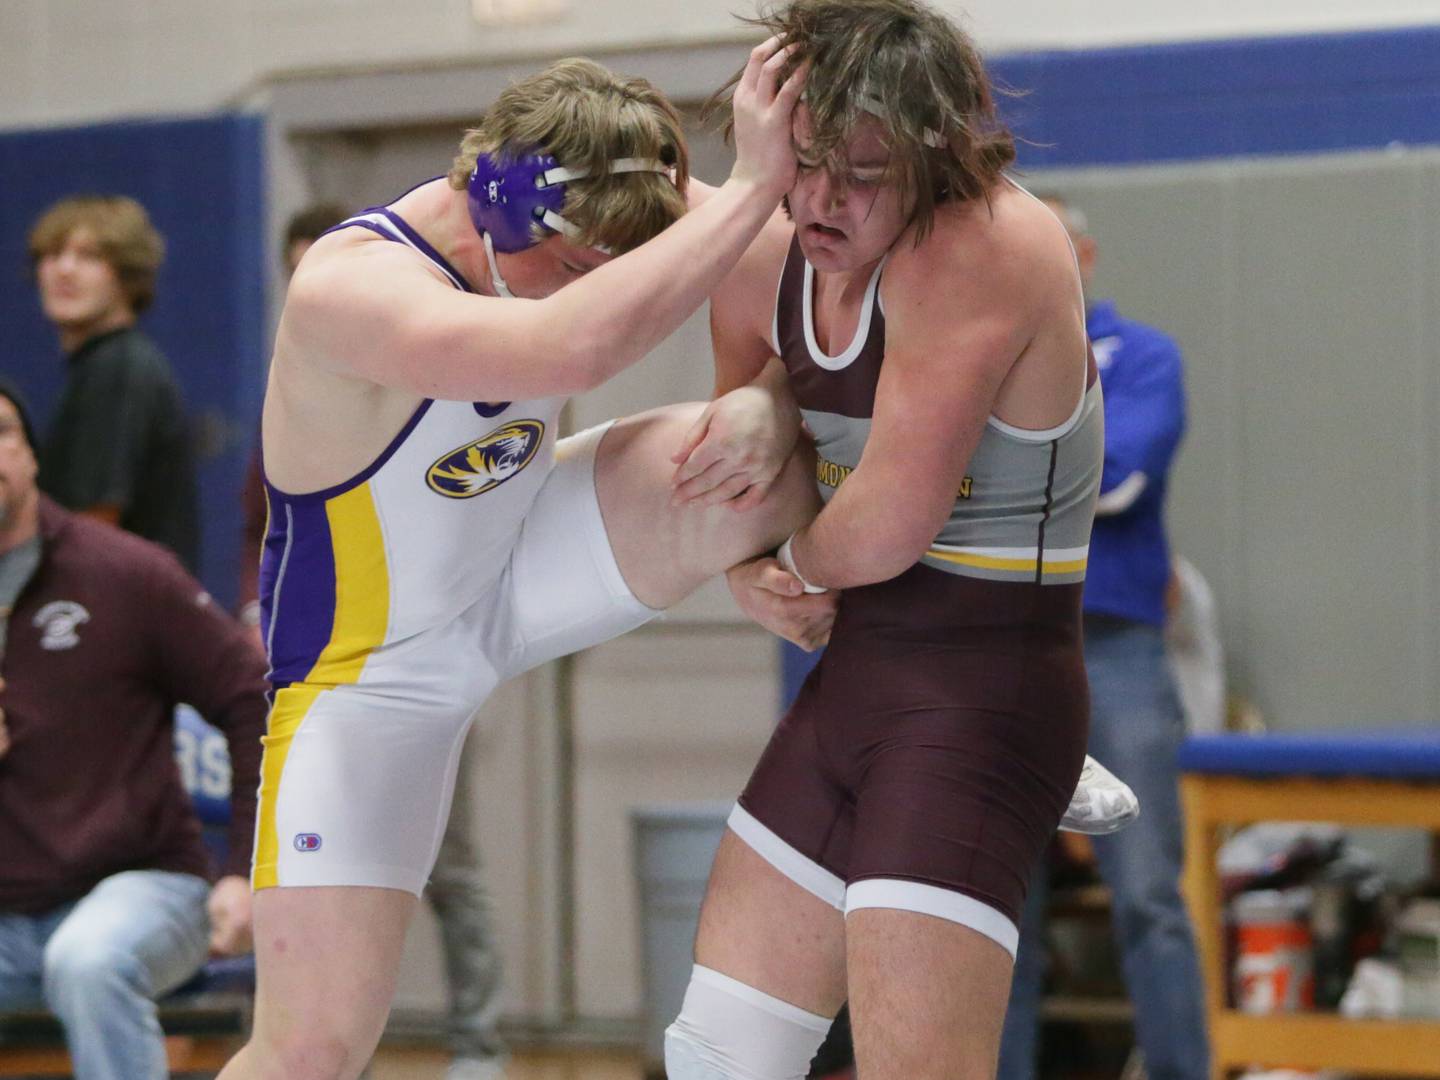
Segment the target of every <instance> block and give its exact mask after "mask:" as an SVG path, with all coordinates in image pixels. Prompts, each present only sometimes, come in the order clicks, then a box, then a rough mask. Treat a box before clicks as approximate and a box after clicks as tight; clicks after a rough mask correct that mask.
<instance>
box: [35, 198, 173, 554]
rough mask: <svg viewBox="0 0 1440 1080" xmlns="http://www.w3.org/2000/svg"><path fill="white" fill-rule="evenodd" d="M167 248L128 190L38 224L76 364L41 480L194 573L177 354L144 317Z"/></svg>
mask: <svg viewBox="0 0 1440 1080" xmlns="http://www.w3.org/2000/svg"><path fill="white" fill-rule="evenodd" d="M164 249H165V245H164V241H163V240H162V239H161V237H160V234H159V233H158V232H156V230H155V228H154V226H153V225H151V224H150V219H149V217H148V216H147V215H146V213H145V208H144V207H142V206H141V205H140V204H139V203H137V202H136V201H135V200H133V199H129V198H126V197H124V196H120V195H93V196H80V197H75V198H69V199H64V200H61V201H60V202H58V203H56V204H55V205H54V206H52V207H51V208H50V209H49V210H47V211H46V212H45V213H44V214H43V215H42V216H41V217H40V219H39V221H37V222H36V224H35V227H34V228H33V229H32V230H31V232H30V261H31V266H32V269H33V271H34V274H35V283H36V286H37V287H38V289H39V293H40V305H41V307H42V308H43V310H44V312H45V317H46V318H47V319H48V320H49V321H50V322H51V323H52V324H53V325H54V326H55V329H56V332H57V333H58V334H59V336H60V347H61V349H62V350H63V351H64V353H65V355H66V357H67V358H68V361H69V375H68V378H67V380H66V384H65V390H64V392H63V394H62V396H61V399H60V403H59V406H58V408H57V410H56V413H55V418H54V421H53V423H52V425H51V427H50V431H49V437H48V438H47V439H46V440H45V442H44V444H43V446H41V447H40V486H41V488H42V489H43V490H44V491H45V492H46V493H47V494H49V495H50V496H51V497H52V498H54V499H55V500H56V501H57V502H59V503H60V504H61V505H62V506H66V507H68V508H69V509H71V510H78V511H80V512H82V513H86V514H90V515H92V516H94V517H98V518H101V519H103V520H106V521H109V522H111V523H113V524H118V525H120V526H121V527H122V528H125V529H127V530H129V531H130V532H133V533H136V534H137V535H140V536H143V537H145V538H146V539H149V540H154V541H156V542H157V543H161V544H164V545H165V546H166V547H168V548H170V550H172V551H173V552H175V554H177V555H178V556H180V559H181V561H182V562H184V563H185V565H186V566H187V567H189V568H190V569H191V570H192V571H193V570H194V569H195V568H196V566H197V565H198V558H199V546H200V535H199V522H198V517H197V504H196V488H195V461H194V448H193V446H192V442H191V434H190V425H189V423H188V421H187V420H186V417H185V411H184V408H183V406H182V403H181V399H180V391H179V387H178V386H177V384H176V382H175V376H174V374H173V373H172V372H171V370H170V365H169V363H168V362H167V361H166V359H165V357H164V356H163V355H162V354H161V352H160V350H159V349H158V348H156V347H155V344H154V342H152V341H151V340H150V339H149V338H148V337H146V336H145V334H143V333H142V332H141V331H140V330H139V329H138V328H137V327H136V325H135V320H136V317H137V316H138V315H139V314H140V313H141V312H143V311H144V310H145V309H146V308H147V307H149V306H150V303H151V301H152V300H153V299H154V295H155V275H156V272H157V271H158V270H159V268H160V263H161V260H162V259H163V257H164Z"/></svg>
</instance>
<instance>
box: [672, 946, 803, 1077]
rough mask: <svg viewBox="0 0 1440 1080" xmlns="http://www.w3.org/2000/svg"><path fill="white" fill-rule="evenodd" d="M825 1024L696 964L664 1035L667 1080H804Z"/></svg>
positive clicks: (785, 1003)
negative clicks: (683, 998) (678, 1008)
mask: <svg viewBox="0 0 1440 1080" xmlns="http://www.w3.org/2000/svg"><path fill="white" fill-rule="evenodd" d="M829 1030H830V1021H829V1020H827V1019H826V1018H825V1017H823V1016H816V1015H815V1014H814V1013H809V1012H806V1011H805V1010H804V1009H801V1008H797V1007H796V1006H794V1005H791V1004H789V1003H788V1002H784V1001H781V1000H780V999H779V998H775V997H771V996H770V995H769V994H766V993H763V992H762V991H760V990H756V989H755V988H754V987H753V986H746V985H745V984H744V983H742V982H739V981H737V980H735V979H732V978H730V977H729V976H728V975H721V974H720V973H719V972H718V971H712V970H710V969H709V968H706V967H701V966H700V965H699V964H696V965H695V968H694V970H693V971H691V973H690V986H689V988H688V989H687V990H686V991H685V1004H684V1005H683V1006H681V1008H680V1015H679V1016H678V1017H676V1019H675V1022H674V1023H673V1024H671V1025H670V1027H669V1028H668V1029H667V1030H666V1032H665V1075H666V1076H668V1077H669V1078H670V1080H804V1078H805V1075H806V1074H807V1073H808V1072H809V1071H810V1061H811V1059H812V1058H814V1056H815V1052H816V1051H817V1050H819V1049H820V1044H821V1043H822V1042H824V1041H825V1034H826V1032H828V1031H829Z"/></svg>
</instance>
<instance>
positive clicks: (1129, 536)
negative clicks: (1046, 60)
mask: <svg viewBox="0 0 1440 1080" xmlns="http://www.w3.org/2000/svg"><path fill="white" fill-rule="evenodd" d="M1046 202H1047V203H1048V204H1049V205H1050V208H1051V209H1052V210H1054V211H1055V213H1056V215H1057V216H1059V218H1060V220H1061V221H1062V222H1064V223H1065V226H1066V228H1067V229H1068V231H1069V233H1070V239H1071V242H1072V243H1073V244H1074V246H1075V253H1076V256H1077V258H1078V260H1079V263H1080V273H1081V277H1082V279H1083V280H1084V283H1085V288H1086V330H1087V332H1088V334H1089V336H1090V341H1091V347H1092V349H1093V350H1094V353H1095V361H1096V364H1097V365H1098V367H1099V369H1100V381H1101V384H1102V386H1103V388H1104V391H1105V471H1104V475H1103V477H1102V479H1101V485H1100V501H1099V503H1098V505H1097V506H1096V510H1095V529H1094V532H1093V533H1092V535H1091V537H1090V566H1089V572H1088V574H1087V575H1086V579H1085V601H1084V606H1085V667H1086V671H1087V674H1088V675H1089V677H1090V695H1091V714H1090V750H1091V752H1092V753H1093V754H1094V755H1095V756H1096V757H1098V758H1100V759H1102V760H1103V761H1105V762H1106V763H1107V764H1109V765H1110V766H1111V767H1112V768H1114V769H1115V771H1116V772H1117V773H1119V774H1120V775H1121V776H1124V777H1125V779H1126V780H1127V781H1128V782H1129V783H1130V785H1131V786H1132V787H1133V788H1134V790H1135V794H1136V795H1137V796H1139V799H1140V806H1141V812H1140V816H1139V818H1138V819H1137V820H1136V821H1135V823H1134V824H1132V825H1130V826H1129V828H1127V829H1124V830H1122V831H1121V832H1119V833H1116V834H1115V835H1113V836H1102V837H1096V838H1095V839H1094V840H1093V841H1092V842H1093V844H1094V849H1095V857H1096V861H1097V865H1098V868H1099V871H1100V875H1101V877H1102V878H1103V879H1104V880H1105V882H1106V883H1107V884H1108V885H1109V886H1110V889H1111V892H1112V897H1113V899H1112V907H1113V910H1112V919H1113V923H1114V928H1115V942H1116V945H1117V947H1118V949H1119V951H1120V954H1121V966H1122V969H1123V971H1124V975H1125V982H1126V986H1127V987H1128V989H1129V991H1130V999H1131V1001H1132V1002H1133V1004H1134V1006H1135V1035H1136V1039H1137V1041H1138V1043H1139V1045H1140V1048H1141V1050H1142V1051H1143V1053H1144V1055H1145V1065H1146V1069H1147V1071H1148V1073H1149V1076H1150V1080H1207V1078H1208V1077H1209V1075H1210V1072H1209V1046H1208V1041H1207V1037H1206V1032H1205V1010H1204V997H1203V990H1202V985H1201V981H1200V969H1199V963H1198V961H1197V959H1196V954H1195V942H1194V936H1193V934H1192V932H1191V928H1190V920H1189V916H1188V914H1187V912H1186V909H1185V903H1184V901H1183V900H1182V898H1181V896H1180V869H1181V839H1182V832H1181V824H1182V823H1181V816H1180V796H1179V774H1178V770H1177V766H1176V753H1177V751H1178V749H1179V745H1180V740H1181V738H1182V736H1183V734H1184V717H1183V714H1182V711H1181V706H1180V700H1179V698H1178V696H1177V694H1176V689H1175V684H1174V680H1173V678H1172V677H1171V673H1170V669H1169V667H1168V666H1167V662H1166V656H1165V641H1164V627H1165V622H1166V611H1165V592H1166V586H1167V583H1168V582H1169V579H1170V551H1169V545H1168V542H1167V539H1166V535H1165V525H1164V519H1163V515H1164V509H1165V493H1166V487H1167V480H1168V476H1169V471H1170V465H1171V462H1172V461H1173V460H1174V457H1175V451H1176V449H1177V448H1178V447H1179V445H1180V438H1181V435H1182V434H1183V432H1184V429H1185V390H1184V384H1183V381H1182V373H1181V364H1180V351H1179V349H1178V348H1177V347H1176V345H1175V343H1174V342H1173V341H1172V340H1171V339H1170V338H1168V337H1166V336H1165V335H1164V334H1163V333H1161V332H1160V331H1159V330H1156V329H1154V328H1152V327H1149V326H1145V325H1143V324H1141V323H1137V322H1134V321H1132V320H1129V319H1125V318H1122V317H1121V316H1120V314H1119V313H1118V312H1117V311H1116V310H1115V306H1114V304H1112V303H1110V302H1108V301H1099V300H1096V299H1095V298H1094V297H1093V296H1091V295H1090V283H1091V278H1092V275H1093V273H1094V269H1095V263H1096V257H1097V247H1096V244H1095V241H1094V240H1093V239H1092V238H1091V237H1090V235H1089V234H1088V233H1087V232H1086V227H1085V219H1084V216H1083V215H1082V214H1081V213H1080V212H1079V211H1078V210H1076V209H1074V208H1073V207H1070V206H1068V205H1067V204H1066V203H1065V201H1064V200H1063V199H1059V198H1050V199H1047V200H1046ZM1044 878H1045V870H1044V864H1042V869H1041V870H1040V871H1039V872H1038V873H1037V878H1036V881H1035V882H1034V883H1033V884H1032V887H1031V891H1030V897H1029V899H1028V900H1027V902H1026V909H1025V915H1024V919H1023V921H1022V924H1021V932H1020V951H1019V955H1018V956H1017V958H1016V962H1015V976H1014V982H1013V984H1012V990H1011V996H1010V1010H1009V1014H1008V1015H1007V1017H1006V1021H1005V1034H1004V1039H1003V1042H1002V1046H1001V1053H1000V1070H999V1073H998V1077H999V1080H1030V1078H1032V1077H1033V1076H1034V1075H1035V1067H1036V1035H1037V1030H1038V1024H1039V1006H1040V992H1041V983H1042V981H1043V974H1044V933H1043V932H1044V913H1045V909H1046V903H1047V899H1048V892H1049V890H1048V888H1047V887H1046V885H1047V883H1046V881H1045V880H1044Z"/></svg>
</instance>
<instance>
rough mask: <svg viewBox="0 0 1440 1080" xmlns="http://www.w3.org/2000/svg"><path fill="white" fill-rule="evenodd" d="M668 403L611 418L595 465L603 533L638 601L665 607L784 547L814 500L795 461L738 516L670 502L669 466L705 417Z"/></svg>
mask: <svg viewBox="0 0 1440 1080" xmlns="http://www.w3.org/2000/svg"><path fill="white" fill-rule="evenodd" d="M703 409H704V405H702V404H689V405H669V406H666V407H664V408H661V409H654V410H651V411H650V412H646V413H640V414H638V415H636V416H631V417H627V418H625V419H624V420H617V421H616V422H615V424H614V425H613V426H612V427H611V428H610V430H609V431H607V432H606V433H605V437H604V439H602V440H601V442H600V448H599V450H598V452H597V454H596V461H595V488H596V491H597V493H598V495H599V499H600V513H601V515H602V517H603V518H604V520H605V531H606V533H607V535H608V536H609V538H610V546H611V548H612V549H613V550H614V552H615V559H616V562H618V563H619V565H620V573H621V574H622V576H623V577H624V578H625V584H626V585H628V586H629V587H630V591H631V592H633V593H634V594H635V597H636V599H638V600H639V601H640V602H641V603H643V604H645V605H647V606H649V607H652V608H666V607H669V606H670V605H671V604H674V603H676V602H677V601H679V600H682V599H684V598H685V597H686V596H688V595H689V594H690V593H692V592H694V591H695V589H697V588H698V587H699V586H700V585H702V584H703V583H704V582H705V581H707V580H708V579H710V578H712V577H714V576H715V575H716V574H720V573H723V572H724V571H726V570H728V569H729V568H730V567H732V566H734V565H735V564H736V563H739V562H743V561H744V560H746V559H748V558H751V557H752V556H754V555H758V554H759V553H761V552H762V551H767V550H769V549H772V548H775V547H777V546H778V545H779V544H780V543H781V541H783V540H784V539H785V538H786V537H787V536H789V535H790V534H791V533H793V532H794V531H795V530H796V529H798V528H800V526H802V525H804V524H805V523H806V522H808V521H809V520H810V519H811V518H813V517H814V516H815V513H816V511H817V510H818V509H819V505H820V504H819V496H818V494H817V493H816V490H815V476H814V472H813V470H812V469H811V467H810V466H809V464H808V462H807V460H806V459H805V455H804V454H803V453H797V454H796V455H795V456H792V457H791V459H790V461H789V463H788V464H787V465H786V467H785V469H784V471H783V472H782V473H781V474H780V476H779V477H778V478H777V479H776V481H775V483H774V485H773V486H772V487H771V489H770V493H769V495H768V496H766V498H765V500H764V502H762V503H761V504H760V505H759V506H757V507H755V508H754V509H751V510H745V511H736V510H733V509H731V508H730V507H729V506H726V505H724V504H721V505H718V506H709V507H694V506H689V505H682V506H672V505H671V503H670V495H671V486H670V480H671V476H672V474H673V473H674V471H675V465H674V463H673V462H672V461H671V460H670V456H671V454H673V453H674V452H675V449H676V447H678V446H679V445H680V444H681V442H682V440H683V439H684V438H685V435H686V433H687V432H688V431H689V430H690V428H691V426H692V425H693V424H694V423H695V421H696V419H698V418H699V416H700V413H701V412H702V411H703Z"/></svg>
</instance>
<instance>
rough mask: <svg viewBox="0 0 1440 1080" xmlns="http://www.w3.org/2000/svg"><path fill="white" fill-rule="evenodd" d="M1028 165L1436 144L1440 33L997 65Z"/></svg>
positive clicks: (1050, 55)
mask: <svg viewBox="0 0 1440 1080" xmlns="http://www.w3.org/2000/svg"><path fill="white" fill-rule="evenodd" d="M991 74H992V76H993V77H994V78H995V80H996V81H997V82H998V83H1000V84H1001V85H1002V86H1004V87H1007V88H1008V89H1010V90H1014V91H1018V92H1020V95H1021V96H1019V97H1004V96H1002V99H1001V100H1002V112H1003V113H1004V115H1005V116H1006V118H1007V120H1008V121H1009V122H1010V123H1011V124H1012V126H1013V127H1014V129H1015V130H1016V133H1017V134H1018V135H1020V136H1021V137H1022V138H1023V139H1025V140H1027V142H1025V143H1023V144H1022V145H1021V146H1020V147H1019V153H1020V164H1021V165H1022V166H1024V167H1029V168H1051V167H1069V166H1085V165H1125V164H1139V163H1145V162H1159V161H1186V160H1196V159H1201V158H1226V157H1237V156H1251V155H1282V154H1311V153H1325V152H1333V151H1340V150H1363V149H1374V148H1378V147H1384V146H1389V145H1391V144H1393V143H1401V144H1410V145H1434V144H1437V143H1440V26H1425V27H1407V28H1404V29H1399V30H1376V31H1367V32H1363V33H1343V34H1316V35H1306V36H1303V37H1283V38H1254V39H1243V40H1229V41H1198V42H1186V43H1183V44H1164V45H1137V46H1126V47H1122V48H1109V49H1085V50H1077V51H1071V52H1059V51H1057V52H1037V53H1021V54H1014V55H1010V56H1002V57H999V58H997V59H996V60H995V61H994V62H993V64H992V65H991Z"/></svg>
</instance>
